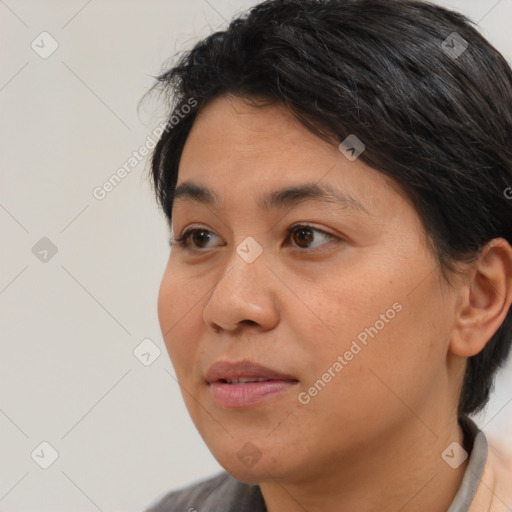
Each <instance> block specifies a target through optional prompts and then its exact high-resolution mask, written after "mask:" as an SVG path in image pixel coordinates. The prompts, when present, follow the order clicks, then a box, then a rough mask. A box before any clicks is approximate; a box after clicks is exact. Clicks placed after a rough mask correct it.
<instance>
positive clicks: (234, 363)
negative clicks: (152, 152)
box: [158, 97, 456, 482]
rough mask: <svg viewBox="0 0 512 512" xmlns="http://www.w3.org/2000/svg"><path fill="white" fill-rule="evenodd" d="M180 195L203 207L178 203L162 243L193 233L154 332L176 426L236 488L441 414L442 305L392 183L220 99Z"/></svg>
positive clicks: (407, 210)
mask: <svg viewBox="0 0 512 512" xmlns="http://www.w3.org/2000/svg"><path fill="white" fill-rule="evenodd" d="M185 182H186V183H188V184H191V183H193V184H194V185H195V186H197V187H203V188H207V189H208V190H209V191H210V195H211V197H208V196H207V194H204V193H203V194H199V193H198V192H197V190H198V189H192V188H190V187H188V188H186V189H185V188H184V187H181V190H182V192H180V193H179V194H178V195H179V197H177V199H176V200H175V203H174V205H173V212H172V221H173V222H172V228H173V234H174V237H175V238H179V237H180V236H181V235H182V234H183V233H184V232H187V231H188V230H191V229H193V230H196V231H192V232H191V234H190V233H189V234H190V236H189V237H188V239H187V240H188V242H187V244H186V245H184V246H177V245H174V246H173V247H172V250H171V253H170V257H169V261H168V265H167V268H166V270H165V274H164V276H163V280H162V283H161V288H160V294H159V302H158V312H159V319H160V325H161V329H162V333H163V336H164V339H165V343H166V346H167V350H168V352H169V355H170V358H171V361H172V364H173V366H174V368H175V371H176V376H177V378H178V380H179V382H180V384H181V386H182V392H183V398H184V400H185V403H186V406H187V408H188V411H189V413H190V415H191V418H192V420H193V422H194V424H195V426H196V427H197V429H198V431H199V432H200V434H201V436H202V437H203V439H204V441H205V442H206V444H207V445H208V447H209V449H210V450H211V451H212V453H213V455H214V456H215V457H216V458H217V460H218V461H219V462H220V464H221V465H223V466H224V467H225V468H226V469H227V470H228V471H230V472H231V473H232V474H233V475H234V476H236V477H237V478H239V479H240V480H244V481H247V482H262V481H263V480H265V479H267V477H268V475H269V474H271V475H272V476H273V477H276V478H280V479H282V480H283V481H285V480H286V479H288V480H292V479H300V478H303V479H307V478H310V477H312V476H313V475H315V474H317V475H318V474H320V473H322V472H326V471H329V470H330V468H333V467H335V466H336V465H338V464H340V462H341V461H348V460H355V459H356V454H361V452H362V451H364V450H372V449H375V448H376V447H378V446H382V443H385V442H390V439H392V438H393V436H395V437H398V436H399V435H401V434H404V433H406V432H409V433H410V432H412V431H415V432H416V433H415V434H414V435H417V436H421V435H424V434H425V432H421V429H423V430H425V427H424V425H423V424H422V422H419V421H418V417H421V418H422V419H423V420H424V421H425V422H426V423H428V422H429V421H432V422H435V421H436V414H438V412H436V411H439V410H440V409H443V408H444V406H445V405H446V406H447V407H453V406H454V403H450V404H449V406H448V402H449V401H452V402H453V401H456V393H455V394H454V393H452V392H451V391H450V390H449V389H447V383H448V378H447V376H446V375H447V368H446V367H447V364H446V358H447V350H448V348H447V347H448V344H449V338H450V328H451V325H452V320H453V310H454V305H455V296H454V293H453V292H452V291H451V288H449V287H448V286H447V285H446V284H445V283H444V281H443V279H442V278H441V276H440V272H439V268H438V266H437V262H436V259H435V257H434V255H433V254H432V253H431V251H430V250H429V249H428V246H427V243H426V237H425V232H424V229H423V227H422V224H421V221H420V219H419V217H418V214H417V212H416V210H415V208H414V207H413V205H412V204H411V202H410V201H409V200H408V199H407V197H406V196H405V195H404V194H403V193H402V192H401V190H400V188H399V187H398V186H397V185H396V184H395V183H394V182H393V181H392V180H391V179H390V178H387V177H386V176H384V175H383V174H382V173H379V172H377V171H375V170H373V169H371V168H370V167H368V166H367V165H365V164H364V163H363V162H362V161H361V159H355V160H349V159H348V158H347V157H346V156H345V155H344V154H343V153H342V152H340V150H339V149H338V148H337V146H336V145H330V144H328V143H327V142H324V141H322V140H320V139H319V138H317V137H316V136H315V135H313V134H312V133H310V132H309V131H308V130H307V129H305V128H304V127H302V126H301V125H300V124H298V123H297V122H296V121H295V120H294V119H293V118H292V116H291V114H290V113H289V112H288V111H287V110H286V109H285V108H283V107H279V106H270V107H264V108H255V107H252V106H249V105H247V104H246V103H244V102H243V101H242V100H239V99H233V98H228V97H221V98H218V99H216V100H214V101H213V102H212V103H210V104H209V105H208V106H207V107H206V108H204V109H203V110H202V111H201V113H200V114H199V116H198V118H197V119H196V121H195V123H194V126H193V128H192V131H191V133H190V135H189V137H188V139H187V142H186V145H185V148H184V151H183V154H182V157H181V162H180V166H179V173H178V183H177V185H178V187H179V186H180V185H182V184H185ZM305 185H313V187H309V188H304V186H305ZM292 188H293V189H295V191H294V192H290V191H289V192H288V193H286V192H283V193H279V194H278V193H276V192H278V191H282V190H283V189H292ZM319 190H324V191H325V190H329V191H330V195H326V197H323V196H321V195H320V193H319ZM194 191H195V192H194ZM208 199H209V200H208ZM214 199H215V200H214ZM265 199H266V200H265ZM215 363H220V366H219V365H217V366H213V367H212V365H215ZM224 363H225V364H224ZM240 377H242V378H243V377H246V378H253V379H255V378H259V379H260V382H252V383H251V382H249V383H237V379H238V378H240ZM230 382H231V383H230ZM397 397H400V399H398V398H397ZM404 404H407V407H405V406H404ZM411 411H413V412H414V414H411ZM418 429H419V430H418ZM334 434H335V435H334ZM414 435H413V437H414Z"/></svg>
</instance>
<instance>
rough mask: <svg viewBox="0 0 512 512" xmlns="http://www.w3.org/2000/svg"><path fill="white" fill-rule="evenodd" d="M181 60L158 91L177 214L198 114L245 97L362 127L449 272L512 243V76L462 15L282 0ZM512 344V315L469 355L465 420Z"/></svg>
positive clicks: (398, 2)
mask: <svg viewBox="0 0 512 512" xmlns="http://www.w3.org/2000/svg"><path fill="white" fill-rule="evenodd" d="M178 57H179V58H177V60H176V61H175V62H174V63H173V64H172V65H171V67H170V68H169V69H167V70H165V71H164V72H162V74H161V75H160V76H158V77H157V82H156V83H155V87H154V89H153V90H159V91H160V92H164V93H166V94H168V95H169V98H171V104H170V110H169V115H168V119H167V129H166V130H165V131H164V133H163V134H162V136H161V138H160V140H159V142H158V144H157V145H156V147H155V149H154V153H153V155H152V162H151V178H152V183H153V185H154V190H155V194H156V197H157V200H158V202H159V204H160V206H161V207H162V209H163V211H164V213H165V215H166V216H167V219H168V220H169V223H170V222H171V215H172V205H173V194H174V190H175V187H176V183H177V178H178V167H179V162H180V158H181V153H182V150H183V147H184V144H185V142H186V139H187V137H188V134H189V132H190V130H191V127H192V125H193V123H194V120H195V118H196V116H197V114H198V112H200V111H201V109H202V108H203V107H204V106H205V105H206V104H208V102H210V101H211V100H212V99H214V98H217V97H219V96H221V95H233V96H235V97H238V98H242V99H245V100H247V101H248V102H249V103H250V104H253V105H255V106H260V105H272V104H280V105H284V106H286V107H287V108H288V109H289V111H290V112H291V113H292V114H293V115H294V116H295V117H296V118H297V119H298V120H299V121H300V122H301V123H302V124H303V125H304V126H305V127H306V128H308V129H309V130H310V131H312V132H313V133H315V134H316V135H318V136H320V137H321V138H323V139H324V140H326V141H329V142H333V143H339V142H340V141H343V140H344V139H345V138H346V137H347V136H349V135H350V134H355V135H356V136H357V137H358V138H359V139H360V140H361V141H362V142H363V143H364V144H365V146H366V149H365V151H364V152H363V153H362V154H361V155H360V157H359V158H361V160H362V161H364V162H365V163H366V164H368V165H369V166H371V167H373V168H374V169H376V170H378V171H380V172H383V173H384V174H386V175H388V176H390V177H391V178H393V179H394V180H395V181H396V182H398V183H399V184H400V185H401V187H402V188H403V189H404V190H405V192H406V194H407V195H408V196H409V197H410V198H411V200H412V201H413V203H414V205H415V207H416V209H417V212H418V214H419V216H420V218H421V220H422V222H423V225H424V227H425V230H426V233H427V235H428V237H429V241H430V243H431V247H432V249H433V251H434V253H435V254H436V256H437V260H438V262H439V268H440V269H441V270H442V272H443V274H444V275H445V276H447V275H448V272H447V271H449V270H453V268H454V265H453V264H454V263H456V262H462V261H466V262H471V261H472V260H473V259H474V258H476V257H477V256H478V254H479V252H480V251H481V249H482V248H483V247H484V245H485V244H486V243H488V242H489V241H490V240H492V239H494V238H498V237H503V238H505V239H506V240H507V241H508V242H509V243H512V200H511V199H510V194H507V193H506V191H507V190H508V191H510V190H511V189H510V187H511V185H512V144H511V134H512V72H511V69H510V66H509V65H508V64H507V62H506V60H505V59H504V58H503V56H502V55H501V54H500V53H499V52H498V51H497V50H496V49H495V48H494V47H493V46H492V45H491V44H490V43H489V42H488V41H487V40H486V39H485V38H484V37H483V36H482V35H481V34H480V33H479V32H478V31H477V30H476V28H475V26H474V23H473V22H471V21H470V20H469V19H468V18H467V17H465V16H463V15H462V14H459V13H456V12H453V11H451V10H447V9H445V8H442V7H440V6H437V5H434V4H431V3H427V2H422V1H419V0H269V1H265V2H262V3H260V4H258V5H256V6H255V7H253V8H252V9H250V10H249V11H247V12H245V13H243V14H242V15H239V16H238V17H237V18H235V19H234V20H233V21H232V22H231V23H230V24H229V27H228V28H227V29H226V30H223V31H218V32H215V33H213V34H211V35H210V36H208V37H207V38H205V39H204V40H201V41H200V42H198V43H197V44H196V45H195V46H194V48H193V49H192V50H191V51H187V52H184V53H183V54H181V55H179V56H178ZM191 99H192V100H193V101H194V102H195V103H194V104H195V105H197V108H195V109H193V111H191V112H190V113H189V114H188V115H187V116H183V111H184V107H185V106H186V105H190V101H191ZM187 108H188V110H185V112H188V111H190V108H189V107H187ZM177 114H180V116H179V117H180V118H183V119H182V120H181V121H180V122H179V123H177V124H176V123H175V122H174V120H175V119H177V117H176V115H177ZM173 116H174V117H173ZM511 344H512V311H510V310H509V312H508V314H507V316H506V319H505V320H504V322H503V323H502V325H501V326H500V328H499V329H498V330H497V332H496V333H495V334H494V336H493V337H492V338H491V340H490V341H489V342H488V343H487V345H486V347H485V348H484V349H483V350H482V351H481V352H480V353H479V354H477V355H475V356H473V357H470V358H468V362H467V367H466V374H465V377H464V382H463V387H462V392H461V395H460V399H459V405H458V416H459V418H464V417H465V416H466V415H468V414H471V413H475V412H478V411H479V410H481V409H482V408H483V407H484V406H485V404H486V403H487V401H488V399H489V394H490V391H491V390H492V388H493V379H494V375H495V373H496V371H497V369H498V368H500V367H501V366H503V365H504V364H505V362H506V359H507V356H508V354H509V352H510V347H511Z"/></svg>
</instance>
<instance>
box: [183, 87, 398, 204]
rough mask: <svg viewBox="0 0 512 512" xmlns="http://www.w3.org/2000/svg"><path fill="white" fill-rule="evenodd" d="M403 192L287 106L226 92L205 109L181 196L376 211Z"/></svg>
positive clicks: (190, 145)
mask: <svg viewBox="0 0 512 512" xmlns="http://www.w3.org/2000/svg"><path fill="white" fill-rule="evenodd" d="M401 192H402V191H401V190H400V188H399V187H397V186H396V184H395V183H394V181H393V180H392V179H391V178H389V177H387V176H386V175H384V174H383V173H380V172H378V171H376V170H375V169H372V168H371V167H369V166H368V165H366V164H365V163H364V162H363V161H362V160H361V159H356V160H354V161H349V160H348V159H347V158H346V157H345V156H344V155H343V154H342V153H341V152H340V151H339V150H338V148H337V145H336V144H334V143H329V142H327V141H324V140H322V139H320V138H319V137H318V136H316V135H315V134H313V133H312V132H310V131H309V130H308V129H307V128H305V127H304V126H303V125H302V124H300V123H299V122H298V121H297V120H296V119H295V118H294V117H293V114H292V113H291V112H290V111H288V109H286V107H284V106H282V105H270V106H264V107H255V106H252V105H249V104H248V103H247V102H246V101H244V100H243V99H240V98H234V97H230V96H221V97H219V98H216V99H215V100H213V101H212V102H211V103H209V104H208V105H206V106H205V107H204V108H203V109H202V110H201V111H200V113H199V114H198V117H197V118H196V120H195V122H194V125H193V127H192V129H191V131H190V133H189V136H188V138H187V141H186V143H185V146H184V149H183V152H182V155H181V160H180V166H179V172H178V180H177V187H176V193H175V199H176V201H177V203H186V202H191V201H195V202H196V203H204V204H209V205H211V206H215V204H216V203H217V204H219V203H220V202H222V201H223V200H224V198H225V197H227V196H232V197H244V198H245V200H249V199H250V200H251V202H253V203H256V204H257V205H258V207H259V208H260V209H267V210H268V209H270V208H272V207H277V206H280V205H281V206H282V205H286V202H288V203H291V202H293V201H295V203H297V202H299V201H303V200H317V201H323V202H326V203H327V202H330V203H331V204H333V205H334V204H337V205H338V206H342V207H344V208H349V209H352V210H353V211H354V212H355V211H358V212H360V213H362V212H366V213H367V214H370V213H373V214H375V213H376V209H375V205H376V203H379V202H382V201H383V200H385V199H388V200H389V197H386V195H388V196H389V195H390V194H391V195H396V194H397V193H401Z"/></svg>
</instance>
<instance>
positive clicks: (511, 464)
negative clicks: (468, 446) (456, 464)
mask: <svg viewBox="0 0 512 512" xmlns="http://www.w3.org/2000/svg"><path fill="white" fill-rule="evenodd" d="M487 442H488V451H487V460H486V463H485V468H484V471H483V474H482V477H481V479H480V482H479V485H478V489H477V492H476V495H475V499H474V500H473V502H472V506H471V508H470V512H481V511H484V510H485V511H486V512H509V511H510V510H512V454H511V453H510V449H509V447H507V446H506V445H505V444H504V443H503V441H499V440H497V439H492V438H489V437H488V439H487Z"/></svg>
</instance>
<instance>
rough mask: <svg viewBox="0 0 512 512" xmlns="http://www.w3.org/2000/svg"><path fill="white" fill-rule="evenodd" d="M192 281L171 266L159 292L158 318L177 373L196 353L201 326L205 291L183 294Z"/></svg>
mask: <svg viewBox="0 0 512 512" xmlns="http://www.w3.org/2000/svg"><path fill="white" fill-rule="evenodd" d="M185 289H190V283H187V282H186V281H185V280H183V279H181V278H180V277H179V275H178V274H177V272H175V271H174V270H172V267H171V266H170V265H169V266H168V268H167V269H166V271H165V274H164V276H163V279H162V282H161V284H160V290H159V293H158V319H159V322H160V329H161V331H162V336H163V339H164V342H165V346H166V348H167V352H168V353H169V357H170V359H171V362H172V364H173V366H174V368H175V370H176V372H177V373H178V374H181V373H182V372H181V369H182V368H183V367H186V366H187V364H188V362H189V361H190V359H191V357H193V354H194V353H195V350H196V346H195V341H194V340H197V339H199V334H198V329H200V328H201V322H200V319H201V311H202V305H203V301H201V297H202V295H204V291H201V290H199V291H198V292H196V293H194V291H193V290H192V289H191V291H190V292H187V293H184V290H185Z"/></svg>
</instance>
